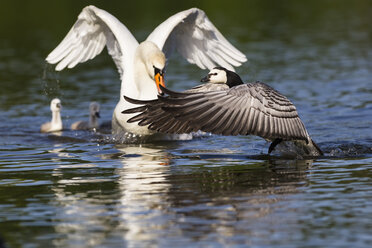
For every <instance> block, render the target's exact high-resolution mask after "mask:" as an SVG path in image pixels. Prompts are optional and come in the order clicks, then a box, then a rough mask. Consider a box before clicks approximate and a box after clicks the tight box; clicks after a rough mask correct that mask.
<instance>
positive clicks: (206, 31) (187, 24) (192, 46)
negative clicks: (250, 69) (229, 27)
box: [147, 8, 247, 70]
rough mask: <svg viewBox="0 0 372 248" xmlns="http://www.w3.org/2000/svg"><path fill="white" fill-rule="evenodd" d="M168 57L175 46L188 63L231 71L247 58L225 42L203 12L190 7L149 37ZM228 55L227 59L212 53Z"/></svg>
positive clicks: (174, 16) (170, 18)
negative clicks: (224, 68) (222, 67)
mask: <svg viewBox="0 0 372 248" xmlns="http://www.w3.org/2000/svg"><path fill="white" fill-rule="evenodd" d="M147 40H150V41H153V42H154V43H155V44H157V45H158V47H159V48H160V49H161V50H163V52H165V53H166V55H167V56H169V55H170V54H171V53H172V52H173V50H174V48H176V49H177V51H178V52H179V53H180V54H181V55H182V56H183V57H184V58H185V59H186V60H187V61H188V62H190V63H192V64H196V65H197V66H199V67H200V68H202V69H205V68H208V69H212V68H213V67H215V66H216V64H219V65H221V66H224V67H226V68H228V69H230V70H233V69H234V68H233V67H232V66H240V65H241V63H243V62H245V61H247V58H246V56H245V55H244V54H243V53H241V52H240V51H239V50H237V49H236V48H235V47H234V46H233V45H231V44H230V42H228V41H227V40H226V39H225V37H223V35H222V34H221V33H220V32H219V31H218V29H217V28H216V27H215V26H214V25H213V23H212V22H211V21H210V20H209V19H208V17H207V15H206V14H205V13H204V11H202V10H200V9H197V8H191V9H189V10H185V11H182V12H179V13H177V14H175V15H173V16H171V17H169V18H168V19H167V20H165V21H164V22H163V23H161V24H160V25H159V26H158V27H157V28H156V29H155V30H154V31H153V32H152V33H151V34H150V35H149V36H148V37H147ZM216 52H217V53H219V54H221V53H223V54H227V55H228V58H225V57H222V56H215V55H214V53H216Z"/></svg>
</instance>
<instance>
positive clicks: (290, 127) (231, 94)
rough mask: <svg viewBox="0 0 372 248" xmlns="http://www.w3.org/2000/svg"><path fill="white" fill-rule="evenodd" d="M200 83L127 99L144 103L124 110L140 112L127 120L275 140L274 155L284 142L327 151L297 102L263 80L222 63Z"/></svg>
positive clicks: (166, 129)
mask: <svg viewBox="0 0 372 248" xmlns="http://www.w3.org/2000/svg"><path fill="white" fill-rule="evenodd" d="M201 81H202V82H206V84H204V85H200V86H197V87H194V88H192V89H190V90H187V91H185V92H182V93H180V92H174V91H170V90H168V89H166V88H162V87H161V88H162V91H163V92H164V93H167V94H168V96H166V97H164V96H158V99H155V100H149V101H141V100H135V99H130V98H128V97H125V98H126V99H127V101H130V102H132V103H134V104H140V105H142V106H140V107H137V108H133V109H128V110H125V111H123V113H124V114H127V113H129V114H133V113H140V114H137V115H136V116H134V117H132V118H130V119H129V120H128V122H131V123H133V122H135V123H138V125H140V126H146V127H148V128H149V129H151V130H154V131H158V132H163V133H178V134H179V133H190V132H196V131H198V130H201V131H204V132H211V133H214V134H222V135H250V134H253V135H257V136H260V137H262V138H264V139H266V140H270V141H272V143H271V145H270V147H269V151H268V152H269V153H271V151H273V150H274V148H275V147H276V145H278V144H279V143H281V142H282V141H296V143H295V145H296V146H297V147H298V148H300V149H301V150H298V152H299V153H302V154H304V155H308V156H319V155H322V154H323V153H322V151H321V150H320V148H319V147H318V146H317V145H316V144H315V142H314V141H313V140H312V139H311V138H310V135H309V133H308V132H307V130H306V128H305V125H304V124H303V122H302V121H301V119H300V117H299V116H298V113H297V110H296V107H295V106H294V105H293V103H292V102H291V101H290V100H288V98H287V97H285V96H284V95H282V94H281V93H279V92H278V91H276V90H274V89H273V88H271V87H270V86H268V85H266V84H264V83H261V82H256V83H247V84H244V83H243V81H242V80H241V78H240V76H239V75H238V74H236V73H235V72H232V71H229V70H227V69H225V68H223V67H216V68H214V69H212V70H211V71H210V72H209V74H208V75H207V76H206V77H205V78H203V79H202V80H201Z"/></svg>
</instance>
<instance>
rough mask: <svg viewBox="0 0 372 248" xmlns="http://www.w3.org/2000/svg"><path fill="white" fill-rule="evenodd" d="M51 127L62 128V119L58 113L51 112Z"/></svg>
mask: <svg viewBox="0 0 372 248" xmlns="http://www.w3.org/2000/svg"><path fill="white" fill-rule="evenodd" d="M51 122H52V123H51V124H52V127H62V118H61V112H60V111H53V112H52V121H51Z"/></svg>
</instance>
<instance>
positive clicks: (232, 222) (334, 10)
mask: <svg viewBox="0 0 372 248" xmlns="http://www.w3.org/2000/svg"><path fill="white" fill-rule="evenodd" d="M162 3H163V5H162V4H159V5H156V3H155V2H151V3H148V5H146V6H147V7H143V8H142V7H139V6H137V5H135V4H133V3H132V5H129V6H126V4H125V3H116V4H112V5H110V4H108V3H105V4H103V3H101V4H99V3H96V2H94V4H97V6H99V7H102V8H105V9H106V10H108V11H109V12H111V13H113V14H115V15H116V16H117V17H118V18H119V19H120V20H121V21H122V22H123V23H125V24H126V25H127V26H128V28H129V29H130V30H132V32H133V33H134V34H135V36H136V37H138V38H139V39H144V38H145V37H146V36H147V34H148V33H150V32H151V31H152V29H153V28H154V27H155V26H156V25H157V24H158V23H160V22H162V21H163V20H164V19H165V18H167V17H168V16H170V15H171V14H173V13H175V12H177V11H180V10H183V9H187V8H189V7H192V6H198V7H200V8H203V9H204V10H205V11H206V12H207V14H208V16H209V17H210V19H211V20H212V22H214V24H215V25H216V26H217V27H218V28H219V29H220V31H221V32H222V33H223V34H225V36H226V37H227V38H228V39H229V40H231V41H232V43H233V44H234V45H236V46H237V47H238V48H239V49H240V50H241V51H242V52H244V53H245V54H246V55H247V57H248V59H249V62H248V63H246V64H244V65H243V66H242V67H241V68H238V69H237V71H238V73H239V74H240V75H241V76H242V78H243V79H244V80H246V81H255V80H261V81H264V82H267V83H269V84H270V85H271V86H273V87H274V88H276V89H278V90H279V91H281V92H282V93H283V94H285V95H287V96H288V97H289V98H290V99H291V100H292V101H293V102H294V103H295V105H296V106H297V109H298V111H299V113H300V115H301V117H302V119H303V121H304V123H305V125H306V127H307V128H308V130H309V133H310V134H311V135H312V137H313V139H314V140H315V141H317V143H318V144H319V146H320V147H321V148H322V149H323V150H324V151H325V153H326V155H325V156H324V157H321V158H318V159H314V160H293V159H288V158H287V159H286V158H282V157H278V156H271V157H269V156H266V155H265V154H266V151H267V148H268V145H269V144H268V143H266V142H265V141H264V140H262V139H259V138H255V137H224V136H207V137H198V138H195V139H193V140H188V141H173V142H158V143H149V144H141V145H138V144H137V145H128V144H115V143H113V142H112V141H111V139H110V135H109V134H107V133H93V132H82V131H81V132H76V131H64V132H63V133H61V134H60V135H48V134H41V133H39V127H40V124H41V123H43V122H45V121H48V120H49V119H50V111H49V102H50V100H51V99H52V98H53V97H56V96H57V97H59V98H60V99H61V100H62V104H63V111H62V116H63V121H64V124H65V126H66V127H67V126H69V125H70V124H71V123H72V122H74V121H76V120H80V119H84V118H87V113H88V106H89V102H90V101H98V102H100V103H101V111H102V112H101V115H102V116H103V118H102V119H103V120H109V119H110V117H111V115H112V110H113V108H114V106H115V105H116V102H117V101H118V97H119V89H120V82H119V77H118V74H117V72H116V69H115V66H114V64H113V63H112V61H111V59H110V57H109V56H108V55H107V52H106V51H104V52H103V53H102V55H100V56H98V57H97V58H95V59H94V60H93V61H91V62H89V63H85V64H82V65H80V66H78V67H76V68H74V69H72V70H66V71H63V72H61V73H58V74H57V73H55V72H54V71H53V68H54V67H53V66H47V65H46V64H45V62H44V58H45V57H46V55H47V54H48V53H49V52H50V51H51V50H52V49H53V48H54V47H55V46H56V45H57V44H58V43H59V42H60V41H61V39H62V38H63V37H64V35H65V34H66V33H67V31H68V30H69V28H70V27H71V25H72V24H73V22H74V21H75V19H76V17H77V15H78V14H79V12H80V10H81V9H82V7H83V6H84V5H86V3H85V2H84V1H80V2H79V1H77V2H75V1H64V3H63V4H62V3H59V4H57V5H53V6H47V5H48V2H47V1H35V2H34V4H32V5H31V4H30V3H22V4H25V5H26V7H25V6H24V5H22V4H20V3H17V2H12V3H8V4H6V5H5V6H3V8H2V9H1V11H2V13H1V19H0V20H1V23H2V24H1V25H0V27H1V36H0V72H1V73H0V86H1V91H0V236H1V237H2V239H3V240H4V241H5V242H6V245H7V246H8V247H181V246H182V247H271V246H275V245H277V246H280V247H371V246H372V224H371V223H372V217H371V216H372V173H371V171H372V130H371V126H372V70H371V68H372V32H371V27H370V23H371V22H370V20H371V19H370V18H371V14H372V5H371V3H370V2H369V1H311V2H310V1H306V4H305V2H302V1H301V2H300V1H249V2H247V1H244V2H243V1H241V2H237V3H236V4H235V3H234V4H229V5H226V4H224V3H223V2H221V3H218V2H215V1H213V2H212V1H202V2H200V3H196V2H195V3H194V4H193V5H190V4H186V3H184V4H183V5H179V6H177V7H176V6H172V2H171V1H164V2H162ZM141 8H142V12H140V10H141ZM53 13H54V14H53ZM136 13H137V14H136ZM5 21H7V22H6V23H8V24H5ZM206 73H207V71H202V70H199V69H198V68H197V67H195V66H193V65H188V64H187V63H186V62H185V61H184V60H183V59H182V58H179V57H175V58H173V59H171V60H170V61H169V67H168V70H167V83H168V85H169V86H170V87H171V88H173V89H177V90H182V89H186V88H189V87H191V86H193V85H195V84H197V83H198V80H199V79H200V78H201V77H202V76H204V75H205V74H206Z"/></svg>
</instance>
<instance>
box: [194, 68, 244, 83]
mask: <svg viewBox="0 0 372 248" xmlns="http://www.w3.org/2000/svg"><path fill="white" fill-rule="evenodd" d="M201 81H202V82H205V83H206V82H208V83H215V84H227V85H228V86H229V87H230V88H232V87H234V86H237V85H240V84H243V81H242V79H241V78H240V76H239V75H238V74H236V73H235V72H233V71H229V70H227V69H226V68H224V67H215V68H213V69H212V70H211V71H210V72H209V73H208V75H207V76H206V77H204V78H202V79H201Z"/></svg>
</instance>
